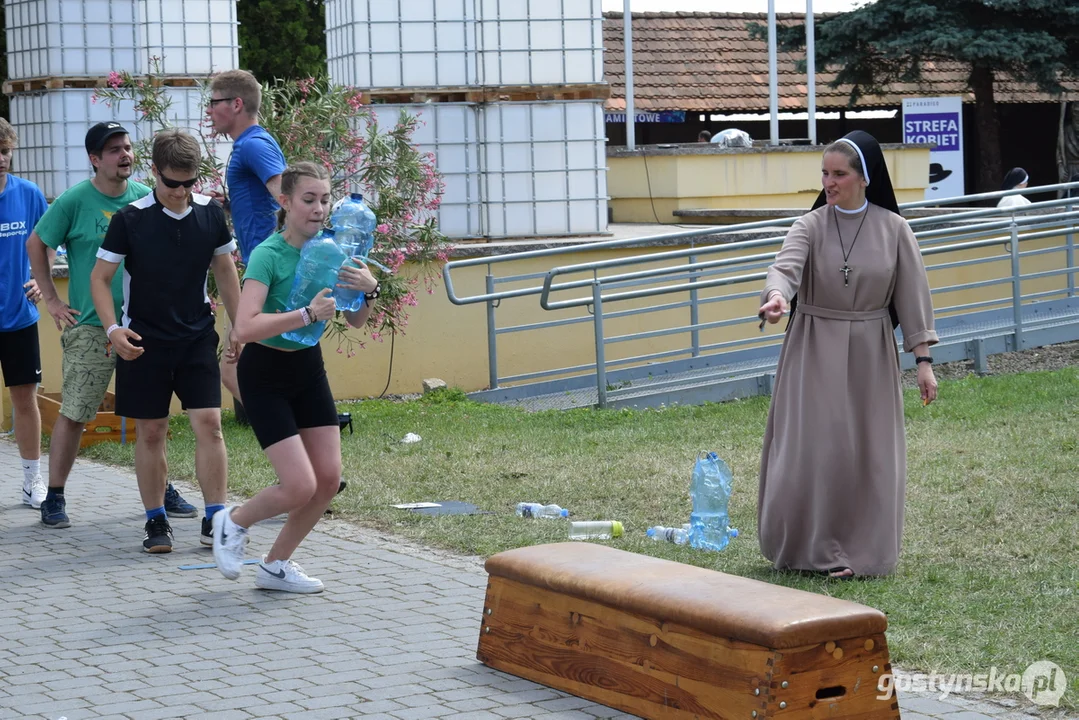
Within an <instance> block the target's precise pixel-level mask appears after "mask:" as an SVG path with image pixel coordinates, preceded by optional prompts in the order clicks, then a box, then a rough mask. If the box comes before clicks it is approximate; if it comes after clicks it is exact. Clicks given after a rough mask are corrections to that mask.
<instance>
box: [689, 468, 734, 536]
mask: <svg viewBox="0 0 1079 720" xmlns="http://www.w3.org/2000/svg"><path fill="white" fill-rule="evenodd" d="M689 494H690V497H692V499H693V512H692V513H691V514H690V516H689V524H690V530H689V544H690V545H691V546H692V547H695V548H699V549H703V550H716V551H719V550H722V549H723V548H725V547H727V544H728V543H729V542H730V539H731V538H732V537H735V536H737V534H738V531H737V530H735V531H734V532H733V533H732V532H731V529H730V527H728V525H727V523H728V516H727V502H728V501H729V500H730V497H731V469H730V467H728V466H727V463H725V462H723V460H721V459H720V457H719V456H718V455H716V454H715V453H714V452H710V453H708V455H707V456H705V457H704V458H699V459H698V460H697V464H696V465H695V466H694V467H693V481H692V483H691V484H690V488H689Z"/></svg>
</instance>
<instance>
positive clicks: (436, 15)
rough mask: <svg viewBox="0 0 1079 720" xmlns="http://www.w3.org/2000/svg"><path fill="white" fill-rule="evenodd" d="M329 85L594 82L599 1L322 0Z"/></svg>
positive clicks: (599, 64) (599, 58)
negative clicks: (330, 80) (330, 83)
mask: <svg viewBox="0 0 1079 720" xmlns="http://www.w3.org/2000/svg"><path fill="white" fill-rule="evenodd" d="M326 55H327V65H328V67H329V73H330V77H331V79H333V81H334V82H337V83H340V84H342V85H351V86H355V87H359V88H429V87H455V86H458V87H460V86H476V85H479V86H482V85H549V84H577V83H598V82H601V81H602V79H603V34H602V11H601V8H600V0H549V1H541V0H326Z"/></svg>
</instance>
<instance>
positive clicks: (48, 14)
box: [4, 0, 138, 79]
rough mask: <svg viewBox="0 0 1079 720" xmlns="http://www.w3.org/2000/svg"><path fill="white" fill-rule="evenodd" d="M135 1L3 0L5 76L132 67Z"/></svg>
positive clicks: (94, 72)
mask: <svg viewBox="0 0 1079 720" xmlns="http://www.w3.org/2000/svg"><path fill="white" fill-rule="evenodd" d="M137 6H138V2H137V0H6V2H4V21H5V23H6V29H7V53H8V78H11V79H22V78H38V77H54V76H101V75H106V74H108V73H109V72H110V71H112V70H128V71H134V70H135V67H136V62H137V59H136V58H137V57H138V37H137V33H136V29H135V28H136V26H137V24H138V8H137Z"/></svg>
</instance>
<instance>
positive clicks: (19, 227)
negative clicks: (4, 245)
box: [0, 220, 27, 238]
mask: <svg viewBox="0 0 1079 720" xmlns="http://www.w3.org/2000/svg"><path fill="white" fill-rule="evenodd" d="M26 230H27V228H26V221H25V220H18V221H16V222H5V223H0V238H8V237H14V236H16V235H25V234H26Z"/></svg>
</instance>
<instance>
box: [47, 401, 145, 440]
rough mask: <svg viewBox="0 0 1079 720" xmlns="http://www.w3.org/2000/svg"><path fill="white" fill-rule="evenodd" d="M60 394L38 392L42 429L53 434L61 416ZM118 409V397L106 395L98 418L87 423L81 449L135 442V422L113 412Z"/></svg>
mask: <svg viewBox="0 0 1079 720" xmlns="http://www.w3.org/2000/svg"><path fill="white" fill-rule="evenodd" d="M61 402H62V398H61V394H60V393H47V392H44V391H43V390H40V389H39V390H38V394H37V406H38V409H39V410H40V411H41V429H42V430H43V431H44V432H46V433H48V434H49V435H51V434H52V429H53V426H54V425H56V418H57V417H59V416H60V404H61ZM115 409H116V396H115V395H113V394H112V393H111V392H106V393H105V400H104V401H103V402H102V403H101V406H100V407H99V408H98V410H97V417H95V418H94V419H93V420H91V421H90V422H88V423H86V427H85V429H84V430H83V432H82V439H81V440H80V441H79V447H80V448H84V447H89V446H90V445H94V444H96V443H102V442H117V443H127V442H131V443H133V442H135V421H134V420H132V419H130V418H122V417H120V416H119V415H117V414H116V413H115V412H113V411H114V410H115Z"/></svg>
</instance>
